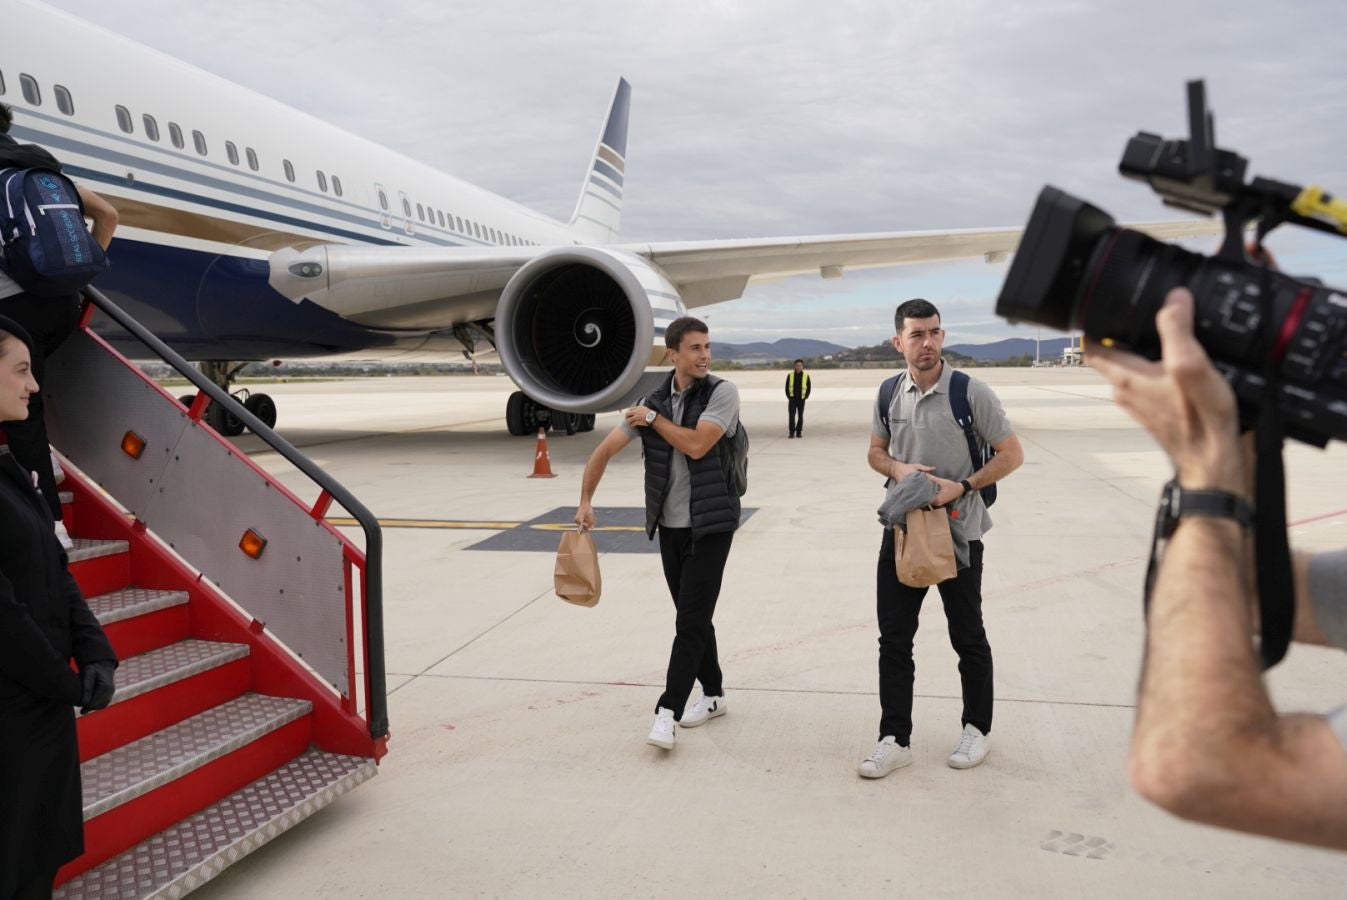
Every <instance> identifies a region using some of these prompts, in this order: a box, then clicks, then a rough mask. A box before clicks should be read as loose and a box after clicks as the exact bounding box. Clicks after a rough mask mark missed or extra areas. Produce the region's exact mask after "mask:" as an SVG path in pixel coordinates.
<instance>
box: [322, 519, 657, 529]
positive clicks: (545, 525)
mask: <svg viewBox="0 0 1347 900" xmlns="http://www.w3.org/2000/svg"><path fill="white" fill-rule="evenodd" d="M327 521H328V523H329V524H332V525H349V526H357V525H359V524H360V523H359V522H357V521H356V520H355V519H343V518H329V519H328V520H327ZM379 527H381V528H463V529H467V530H469V531H510V530H511V529H514V528H527V529H531V530H534V531H574V530H575V529H576V526H575V525H574V524H573V523H567V522H538V523H533V522H531V521H530V522H491V521H464V520H452V519H379ZM590 530H591V531H644V530H645V529H644V528H643V527H641V526H639V525H600V526H598V527H596V528H591V529H590Z"/></svg>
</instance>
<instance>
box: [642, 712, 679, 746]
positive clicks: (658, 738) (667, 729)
mask: <svg viewBox="0 0 1347 900" xmlns="http://www.w3.org/2000/svg"><path fill="white" fill-rule="evenodd" d="M645 742H646V743H647V744H654V745H655V746H656V747H661V748H663V749H665V750H672V749H673V745H674V717H673V710H672V709H665V708H664V707H662V706H661V707H660V708H659V712H657V713H655V724H654V725H652V726H650V737H648V738H646V739H645Z"/></svg>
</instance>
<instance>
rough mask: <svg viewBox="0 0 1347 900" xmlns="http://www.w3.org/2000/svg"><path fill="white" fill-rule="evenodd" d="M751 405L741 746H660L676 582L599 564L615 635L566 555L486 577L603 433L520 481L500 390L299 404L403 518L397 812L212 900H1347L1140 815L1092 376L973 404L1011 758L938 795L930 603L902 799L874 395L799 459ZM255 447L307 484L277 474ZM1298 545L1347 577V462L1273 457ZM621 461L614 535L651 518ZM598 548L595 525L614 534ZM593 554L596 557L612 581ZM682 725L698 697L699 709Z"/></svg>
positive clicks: (1324, 886) (392, 537)
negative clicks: (656, 732) (984, 474)
mask: <svg viewBox="0 0 1347 900" xmlns="http://www.w3.org/2000/svg"><path fill="white" fill-rule="evenodd" d="M722 374H725V375H727V376H728V377H730V378H731V379H732V380H734V381H735V382H736V383H737V384H738V385H739V387H740V392H741V396H742V400H743V412H742V416H743V421H744V422H745V423H746V424H747V426H748V427H749V429H750V434H751V437H752V451H751V456H750V461H751V462H750V466H749V482H750V484H749V494H748V496H747V497H746V498H745V504H746V505H749V506H752V507H755V508H757V510H758V511H757V513H756V514H755V515H754V516H753V517H752V519H751V520H749V522H748V523H747V524H746V525H745V526H744V527H743V528H742V529H741V530H740V531H739V532H738V533H737V535H736V538H735V542H734V548H733V550H732V552H731V555H730V560H729V564H728V566H727V569H726V576H725V584H724V589H723V591H722V593H721V598H720V604H719V608H718V610H717V614H716V630H717V636H718V640H719V643H720V648H721V658H722V665H723V668H724V671H725V678H726V697H727V706H728V713H727V715H725V716H723V717H721V718H717V719H714V720H712V721H710V722H708V723H706V724H705V725H703V726H702V727H699V728H695V729H679V731H678V736H677V741H678V743H677V746H676V747H675V749H674V750H673V751H672V752H664V751H661V750H658V749H656V748H654V747H651V746H648V745H647V744H646V743H645V737H646V733H647V731H648V730H649V727H650V723H651V718H652V711H653V707H654V704H655V701H656V699H657V698H658V696H659V694H660V690H661V687H662V683H663V673H664V667H665V663H666V661H667V656H668V650H669V643H670V641H671V639H672V636H673V619H674V615H673V613H674V611H673V605H672V602H671V601H670V599H669V596H668V593H667V590H666V588H665V585H664V582H663V578H662V576H661V573H660V567H659V561H658V557H657V555H654V554H645V553H610V554H607V555H605V556H604V557H603V558H602V560H601V563H602V568H603V581H604V584H603V598H602V600H601V602H600V603H599V605H598V606H597V607H595V608H593V609H584V608H580V607H574V606H571V605H569V604H566V603H564V602H562V601H561V600H559V599H557V598H556V597H555V596H554V595H553V593H552V554H551V553H550V552H545V551H519V552H488V551H480V550H471V549H468V548H469V547H470V546H471V545H473V544H476V543H478V542H480V541H482V540H484V539H485V538H487V537H490V536H491V535H493V534H498V533H500V526H503V525H505V524H508V523H511V522H525V521H527V520H530V519H533V518H535V517H536V516H539V515H541V514H543V513H545V512H547V511H548V510H553V509H555V508H556V507H561V506H573V505H574V504H575V502H576V499H577V497H578V493H579V483H580V474H581V470H582V468H583V465H584V462H585V460H586V458H587V457H588V455H589V453H590V451H591V450H592V449H593V448H594V446H595V445H596V444H597V443H598V441H599V440H600V439H601V438H602V437H603V435H604V434H606V433H607V431H608V430H609V429H611V428H612V427H613V426H614V425H615V424H616V422H617V416H616V415H615V414H609V415H604V416H600V417H599V424H598V428H597V430H596V431H595V432H593V433H590V434H584V435H575V436H572V437H566V436H563V435H558V436H554V437H552V438H551V439H550V440H549V449H550V455H551V465H552V469H553V471H555V472H556V473H557V475H558V477H556V478H553V479H529V478H526V477H525V476H527V475H528V474H529V473H530V472H531V471H532V465H533V455H534V454H533V451H534V443H535V441H534V439H533V438H531V437H530V438H512V437H510V436H508V435H507V434H506V433H505V428H504V418H503V412H504V408H505V400H506V397H507V395H508V394H509V392H510V391H511V390H513V386H512V385H511V384H510V382H509V381H508V379H506V378H504V377H491V376H483V377H476V378H474V377H449V378H389V379H383V378H380V379H363V380H351V381H341V382H322V383H307V384H305V383H295V384H287V385H279V386H276V387H275V389H271V388H268V389H267V390H268V391H269V392H270V393H272V394H273V396H274V397H275V399H276V400H277V403H278V404H279V407H280V430H281V432H282V433H283V434H285V435H286V436H287V437H288V438H289V439H290V440H291V441H293V442H294V443H295V444H296V445H298V446H299V447H301V448H302V449H305V450H306V452H308V453H309V454H310V455H311V456H312V457H313V458H314V459H316V460H317V461H318V462H319V463H320V464H321V465H323V466H325V467H326V468H327V469H328V470H329V471H330V472H332V474H333V475H334V476H335V477H336V478H338V479H339V480H340V481H341V482H342V483H343V484H345V485H346V486H347V487H348V488H349V489H350V490H351V491H353V492H354V493H355V495H356V496H357V497H359V498H361V500H362V501H363V502H365V503H366V504H367V505H368V506H369V507H370V509H372V510H373V511H374V512H375V514H376V515H378V516H380V517H381V518H385V519H394V518H397V519H424V520H431V521H448V522H464V521H470V522H479V523H483V525H484V526H485V525H490V524H492V523H496V525H497V527H494V528H492V527H478V528H461V527H446V528H433V527H423V528H392V527H390V528H388V529H387V530H386V532H385V543H386V558H385V572H386V583H385V592H386V597H387V600H386V620H387V629H386V630H387V655H388V682H389V688H390V690H391V692H392V693H391V695H390V714H391V719H392V740H391V741H390V744H389V754H388V756H387V757H386V758H385V760H384V761H383V764H382V766H381V769H380V774H379V777H378V778H376V779H374V780H373V781H372V782H370V783H369V784H367V785H365V786H363V787H361V788H360V789H359V790H357V791H355V792H354V793H352V794H351V795H349V796H347V797H345V798H343V799H342V800H341V801H340V802H338V803H336V804H334V805H333V806H331V807H329V808H327V809H325V810H323V811H322V812H320V813H319V814H317V815H316V816H314V817H313V818H312V819H310V820H308V821H306V822H304V823H302V824H301V825H299V826H298V827H297V828H296V829H294V830H293V831H291V832H290V833H288V834H286V835H284V836H282V837H281V838H279V839H277V840H276V841H274V842H272V843H271V844H268V845H267V846H265V847H263V848H262V849H260V850H259V851H258V852H256V853H254V854H253V855H251V856H249V857H248V858H246V859H245V860H243V861H242V862H240V863H239V864H237V865H235V866H233V867H232V868H230V869H229V870H228V871H227V872H226V873H225V874H224V875H223V876H221V877H220V878H219V879H217V880H216V881H214V882H212V883H211V884H209V885H207V886H206V887H205V888H203V889H202V890H201V891H200V892H199V893H198V895H197V896H200V897H203V898H213V900H216V898H258V897H286V898H296V897H325V898H326V897H369V898H394V897H396V898H402V897H407V898H422V897H500V898H533V897H595V898H627V897H689V896H693V897H736V898H742V897H772V898H796V897H799V898H805V897H809V898H829V897H878V896H889V897H922V898H925V897H960V898H963V897H1053V898H1056V897H1061V898H1075V897H1100V898H1113V897H1117V898H1135V897H1184V898H1205V897H1211V898H1235V897H1249V898H1265V897H1269V896H1279V897H1316V898H1317V897H1324V898H1328V897H1340V896H1342V895H1343V886H1344V884H1345V883H1347V857H1344V856H1343V855H1341V854H1337V853H1332V852H1328V851H1322V850H1316V849H1311V848H1306V847H1300V846H1296V845H1291V844H1285V843H1280V842H1276V841H1271V840H1263V839H1258V838H1252V837H1245V836H1240V835H1235V834H1231V833H1226V832H1222V831H1218V830H1215V829H1209V828H1204V827H1198V826H1194V825H1190V824H1187V823H1184V822H1181V821H1178V820H1176V819H1173V818H1171V817H1169V816H1168V815H1166V814H1165V813H1162V812H1160V811H1158V810H1157V809H1155V808H1153V807H1151V806H1150V805H1148V804H1147V803H1146V802H1144V801H1143V800H1141V799H1140V798H1138V797H1137V796H1136V795H1135V794H1133V793H1132V792H1131V790H1130V789H1129V787H1128V785H1127V781H1126V776H1125V771H1124V767H1125V758H1126V750H1127V744H1128V740H1129V736H1130V732H1131V727H1132V720H1133V715H1134V712H1135V708H1134V703H1135V685H1136V681H1137V675H1138V671H1139V661H1140V657H1141V648H1142V636H1143V627H1142V618H1141V596H1140V586H1141V581H1142V577H1143V574H1144V571H1145V565H1146V554H1147V551H1148V547H1149V541H1150V529H1151V524H1152V521H1153V510H1154V507H1155V501H1156V498H1157V496H1158V492H1159V488H1160V485H1161V483H1162V482H1163V480H1164V479H1165V478H1166V477H1167V476H1168V471H1167V466H1166V462H1165V459H1164V457H1163V455H1162V454H1161V453H1160V452H1159V451H1158V450H1157V449H1156V447H1155V445H1154V443H1153V442H1152V441H1151V440H1150V438H1149V437H1148V436H1147V435H1146V434H1145V433H1144V432H1143V431H1141V430H1140V429H1139V428H1137V427H1136V426H1135V425H1134V424H1133V423H1132V421H1131V420H1130V419H1129V418H1127V417H1126V415H1125V414H1123V413H1122V412H1121V411H1120V410H1118V409H1117V408H1116V407H1115V406H1114V405H1113V404H1112V403H1111V402H1110V400H1109V395H1110V391H1109V388H1108V387H1107V386H1106V385H1105V383H1104V382H1103V380H1102V379H1101V378H1100V377H1099V376H1098V375H1097V374H1096V373H1094V372H1093V371H1091V370H1088V369H999V370H998V369H979V370H975V371H974V373H973V374H975V375H976V376H977V377H979V378H982V379H983V380H985V381H987V382H988V383H990V384H991V385H992V386H993V387H994V388H995V389H996V391H997V393H998V394H999V395H1000V397H1001V399H1002V401H1003V403H1004V404H1005V407H1006V410H1007V412H1008V414H1009V416H1010V418H1011V421H1012V423H1013V424H1014V426H1015V429H1016V432H1017V433H1018V434H1019V436H1020V439H1021V440H1022V441H1023V443H1024V447H1025V458H1026V462H1025V464H1024V466H1023V468H1021V469H1020V470H1019V471H1018V472H1016V473H1015V474H1014V475H1012V476H1011V477H1010V478H1009V479H1007V480H1006V481H1005V482H1003V483H1002V486H1001V490H1000V499H999V500H998V502H997V504H996V506H995V507H994V508H993V509H992V518H993V519H994V522H995V527H994V529H993V530H992V531H991V533H990V534H989V535H988V536H987V538H986V563H985V565H986V568H985V573H984V577H983V585H984V612H985V618H986V623H987V630H988V634H989V637H990V640H991V644H992V649H993V654H994V657H995V665H996V695H997V700H996V710H995V723H994V726H993V730H992V734H991V753H990V756H989V757H988V759H987V761H986V762H985V763H984V764H983V765H982V766H980V767H978V768H975V769H971V770H967V771H956V770H954V769H951V768H949V767H948V766H947V765H946V763H945V758H946V756H947V755H948V754H949V753H950V751H951V750H952V749H953V747H954V745H955V743H956V741H957V739H958V735H959V730H960V725H959V713H960V700H959V678H958V672H957V669H956V663H957V658H956V656H955V654H954V652H953V650H952V649H951V648H950V646H949V641H948V637H947V635H946V632H945V627H944V621H943V619H944V615H943V611H942V610H941V606H940V603H939V598H938V595H937V594H936V593H935V592H934V591H932V592H931V594H930V596H929V597H928V599H927V602H926V604H925V606H924V608H923V611H922V619H921V622H922V624H921V630H920V631H919V633H918V635H917V641H916V650H915V655H916V664H917V683H916V700H915V708H914V720H915V724H916V729H915V732H914V735H913V752H914V754H915V757H916V761H915V764H914V765H912V766H911V767H909V768H906V769H901V770H898V771H897V772H894V773H893V774H891V775H890V776H888V777H887V778H885V779H881V780H878V781H867V780H863V779H861V778H859V777H857V775H856V773H855V766H856V763H857V762H858V761H859V760H860V759H861V758H863V757H864V756H866V755H867V754H868V753H869V751H870V749H871V748H872V747H873V744H874V741H875V739H876V728H877V726H878V718H879V703H878V699H877V692H876V677H877V675H876V665H877V663H876V653H877V647H876V638H877V629H876V625H875V615H874V571H875V558H876V553H877V550H878V546H879V540H880V528H879V526H878V524H877V522H876V517H875V510H876V508H877V507H878V505H879V502H880V500H881V499H882V489H881V486H880V481H881V480H880V478H879V477H878V476H877V475H875V474H874V473H873V472H872V471H870V469H869V468H868V467H867V466H866V463H865V455H866V448H867V446H868V444H869V422H870V417H871V410H872V407H873V404H874V399H875V390H876V388H877V386H878V383H879V382H880V381H881V380H882V378H883V377H884V375H885V373H882V372H879V371H818V372H815V373H814V374H813V378H814V391H813V396H812V397H811V399H810V400H809V403H808V406H807V410H806V421H805V428H804V438H803V439H802V440H787V438H786V403H785V398H784V395H783V392H782V382H783V381H784V373H782V372H752V373H722ZM251 440H252V439H250V438H248V437H245V438H242V439H241V440H240V444H241V446H244V447H245V448H246V449H249V450H250V452H253V453H254V458H255V459H256V460H257V461H258V462H259V463H260V464H261V465H263V466H266V467H268V468H270V469H272V470H273V471H276V472H278V473H280V474H281V476H282V477H283V478H286V477H287V475H288V474H290V472H289V466H288V464H285V463H284V462H283V461H281V460H280V459H279V458H278V457H277V456H276V455H275V454H274V453H270V452H261V451H260V450H259V449H258V447H257V445H255V444H253V443H250V441H251ZM1287 460H1288V463H1287V465H1288V480H1289V484H1290V490H1289V498H1290V500H1289V510H1288V514H1289V518H1290V520H1291V521H1292V522H1293V523H1296V524H1294V527H1293V529H1292V536H1293V543H1294V544H1295V545H1297V546H1301V547H1308V548H1312V549H1313V548H1329V547H1335V546H1341V545H1344V544H1347V465H1344V463H1347V451H1344V449H1343V448H1342V447H1332V448H1330V449H1329V450H1327V451H1321V450H1314V449H1311V448H1307V447H1304V446H1300V445H1294V446H1292V447H1291V448H1290V450H1289V452H1288V454H1287ZM641 502H642V501H641V460H640V453H639V448H638V447H637V446H632V447H629V448H628V449H627V451H626V452H625V453H624V454H623V455H622V456H620V457H619V458H618V459H617V460H616V461H614V463H613V464H612V465H611V466H610V467H609V470H608V474H607V475H606V477H605V478H604V480H603V484H602V486H601V487H600V489H599V492H598V495H597V497H596V505H597V506H625V507H637V506H639V505H640V504H641ZM599 524H600V525H603V524H604V523H603V522H602V521H600V522H599ZM602 537H603V536H602V534H600V535H599V539H600V549H602ZM1345 676H1347V655H1344V654H1343V653H1341V652H1338V651H1334V650H1329V649H1323V648H1312V647H1299V646H1297V647H1293V649H1292V652H1291V654H1290V656H1289V658H1288V659H1287V661H1285V662H1284V663H1283V664H1282V665H1280V666H1279V667H1277V669H1276V670H1274V672H1273V673H1272V675H1271V677H1270V683H1271V686H1272V691H1273V694H1274V697H1275V699H1276V701H1277V703H1278V705H1279V707H1280V708H1282V709H1285V710H1309V711H1318V712H1323V711H1327V710H1329V709H1331V708H1333V707H1335V706H1337V705H1339V704H1340V703H1342V702H1344V701H1347V677H1345ZM694 696H695V693H694Z"/></svg>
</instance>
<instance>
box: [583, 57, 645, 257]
mask: <svg viewBox="0 0 1347 900" xmlns="http://www.w3.org/2000/svg"><path fill="white" fill-rule="evenodd" d="M630 112H631V85H630V84H628V83H627V79H625V78H619V79H618V80H617V90H616V91H614V92H613V102H612V105H610V106H609V107H608V118H607V120H606V121H605V122H604V124H603V131H602V132H601V133H600V134H599V140H598V143H597V144H596V145H595V146H594V156H593V157H592V158H591V159H590V162H589V170H588V171H587V172H586V173H585V183H584V184H583V185H581V187H580V198H579V199H578V200H577V201H576V203H575V212H574V213H572V214H571V223H570V224H571V228H572V229H573V230H574V231H575V235H576V237H578V238H580V239H581V240H583V241H592V242H594V243H607V242H609V241H613V240H616V239H617V232H618V226H619V225H620V224H621V221H622V182H623V179H624V178H625V177H626V168H627V119H628V117H629V115H630Z"/></svg>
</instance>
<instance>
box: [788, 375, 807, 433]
mask: <svg viewBox="0 0 1347 900" xmlns="http://www.w3.org/2000/svg"><path fill="white" fill-rule="evenodd" d="M808 399H809V373H808V372H806V371H805V370H804V360H802V359H797V360H795V371H793V372H791V373H790V374H789V375H787V376H786V427H787V429H788V430H787V432H786V436H787V437H793V438H802V437H804V402H805V401H806V400H808Z"/></svg>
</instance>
